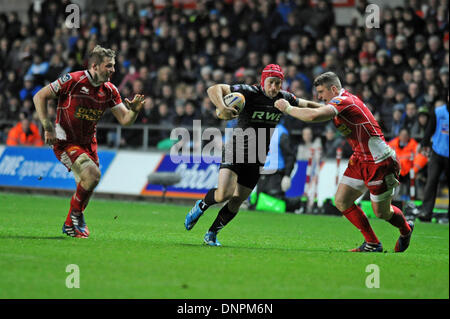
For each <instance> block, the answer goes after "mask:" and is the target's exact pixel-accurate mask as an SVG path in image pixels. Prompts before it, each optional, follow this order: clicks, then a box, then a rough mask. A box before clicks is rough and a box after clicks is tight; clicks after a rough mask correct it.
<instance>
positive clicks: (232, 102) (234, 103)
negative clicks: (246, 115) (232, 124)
mask: <svg viewBox="0 0 450 319" xmlns="http://www.w3.org/2000/svg"><path fill="white" fill-rule="evenodd" d="M223 103H224V104H225V105H226V106H228V107H233V108H235V109H236V110H237V111H238V114H239V113H241V112H242V110H243V109H244V106H245V97H244V95H243V94H242V93H238V92H233V93H230V94H227V95H225V96H224V97H223ZM216 114H217V117H219V118H220V112H219V109H216Z"/></svg>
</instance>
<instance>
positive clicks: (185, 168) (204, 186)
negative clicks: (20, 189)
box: [142, 155, 220, 198]
mask: <svg viewBox="0 0 450 319" xmlns="http://www.w3.org/2000/svg"><path fill="white" fill-rule="evenodd" d="M177 159H180V160H179V161H178V160H173V159H172V158H171V156H170V155H164V156H163V157H162V159H161V161H160V163H159V165H158V166H157V167H156V168H155V170H154V172H172V173H177V174H179V175H180V176H181V181H180V182H179V183H178V184H175V185H173V186H169V187H167V193H166V195H167V196H169V197H182V198H203V196H204V195H205V194H206V193H207V192H208V190H210V189H211V188H213V187H217V180H218V176H219V165H220V164H219V163H220V158H215V157H189V158H182V157H177ZM181 159H183V160H181ZM162 192H163V187H162V186H160V185H155V184H147V185H146V186H145V187H144V189H143V190H142V194H143V195H157V196H161V194H162Z"/></svg>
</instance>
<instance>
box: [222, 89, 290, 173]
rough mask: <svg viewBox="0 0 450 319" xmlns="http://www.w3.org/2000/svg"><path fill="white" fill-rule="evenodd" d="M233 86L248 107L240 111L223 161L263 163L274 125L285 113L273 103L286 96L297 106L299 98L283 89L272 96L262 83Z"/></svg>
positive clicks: (226, 146)
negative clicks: (267, 93) (267, 92)
mask: <svg viewBox="0 0 450 319" xmlns="http://www.w3.org/2000/svg"><path fill="white" fill-rule="evenodd" d="M230 89H231V92H239V93H241V94H243V95H244V97H245V106H244V109H243V110H242V112H241V113H240V114H239V117H238V119H237V125H236V126H235V127H234V128H233V138H227V143H226V144H225V149H224V153H223V154H222V161H223V162H225V163H227V164H232V163H258V164H259V165H264V162H265V157H266V155H267V153H268V152H269V145H270V139H271V137H272V134H273V132H274V128H275V126H276V125H277V124H278V123H279V122H280V120H281V118H282V116H283V113H282V112H281V111H280V110H278V109H277V108H276V107H275V106H274V104H275V101H277V100H279V99H286V100H287V101H288V102H289V103H290V104H291V105H295V106H296V105H298V98H297V97H296V96H295V95H294V94H292V93H289V92H286V91H283V90H280V92H279V93H278V95H277V96H275V97H274V98H273V99H272V98H270V97H268V96H266V95H265V94H264V92H263V90H262V88H261V86H260V85H246V84H236V85H230ZM258 154H259V155H258ZM255 158H256V162H255V161H254V159H255ZM242 159H243V161H242Z"/></svg>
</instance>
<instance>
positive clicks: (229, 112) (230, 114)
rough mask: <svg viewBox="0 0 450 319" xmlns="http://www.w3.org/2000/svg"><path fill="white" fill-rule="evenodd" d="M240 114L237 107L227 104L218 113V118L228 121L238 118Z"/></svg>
mask: <svg viewBox="0 0 450 319" xmlns="http://www.w3.org/2000/svg"><path fill="white" fill-rule="evenodd" d="M238 116H239V112H238V111H237V110H236V109H235V108H233V107H228V106H225V107H224V108H223V109H222V110H219V114H218V115H217V117H218V118H220V119H221V120H226V121H228V120H232V119H234V118H237V117H238Z"/></svg>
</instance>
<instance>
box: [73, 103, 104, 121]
mask: <svg viewBox="0 0 450 319" xmlns="http://www.w3.org/2000/svg"><path fill="white" fill-rule="evenodd" d="M103 112H104V111H103V110H98V109H91V108H88V107H84V106H77V108H76V110H75V117H76V118H77V119H80V120H87V121H93V122H98V120H100V118H101V117H102V115H103Z"/></svg>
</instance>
